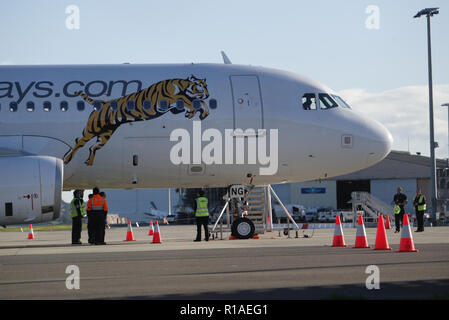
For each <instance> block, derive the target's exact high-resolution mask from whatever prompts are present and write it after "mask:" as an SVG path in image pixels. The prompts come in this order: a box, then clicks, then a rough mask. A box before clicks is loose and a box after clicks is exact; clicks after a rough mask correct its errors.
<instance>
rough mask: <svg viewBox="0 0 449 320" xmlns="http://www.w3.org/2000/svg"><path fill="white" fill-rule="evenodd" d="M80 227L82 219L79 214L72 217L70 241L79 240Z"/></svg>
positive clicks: (75, 241) (76, 241)
mask: <svg viewBox="0 0 449 320" xmlns="http://www.w3.org/2000/svg"><path fill="white" fill-rule="evenodd" d="M82 227H83V220H82V217H81V216H77V217H75V218H72V243H78V242H80V240H81V228H82Z"/></svg>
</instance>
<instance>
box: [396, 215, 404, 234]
mask: <svg viewBox="0 0 449 320" xmlns="http://www.w3.org/2000/svg"><path fill="white" fill-rule="evenodd" d="M403 218H404V212H400V213H398V214H395V215H394V224H395V225H396V231H401V226H402V219H403Z"/></svg>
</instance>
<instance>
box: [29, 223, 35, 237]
mask: <svg viewBox="0 0 449 320" xmlns="http://www.w3.org/2000/svg"><path fill="white" fill-rule="evenodd" d="M28 239H34V232H33V226H32V225H31V224H30V231H29V232H28Z"/></svg>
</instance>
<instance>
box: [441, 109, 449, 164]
mask: <svg viewBox="0 0 449 320" xmlns="http://www.w3.org/2000/svg"><path fill="white" fill-rule="evenodd" d="M441 106H442V107H448V108H447V123H448V131H447V147H448V149H447V151H448V158H447V159H448V161H449V103H445V104H442V105H441Z"/></svg>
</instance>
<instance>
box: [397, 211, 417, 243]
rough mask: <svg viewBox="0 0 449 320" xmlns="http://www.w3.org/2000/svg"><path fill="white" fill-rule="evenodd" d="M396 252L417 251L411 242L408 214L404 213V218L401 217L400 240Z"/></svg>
mask: <svg viewBox="0 0 449 320" xmlns="http://www.w3.org/2000/svg"><path fill="white" fill-rule="evenodd" d="M398 252H418V250H416V249H415V245H414V244H413V237H412V233H411V230H410V225H409V223H408V216H407V215H406V214H404V218H403V219H402V233H401V242H400V244H399V251H398Z"/></svg>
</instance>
